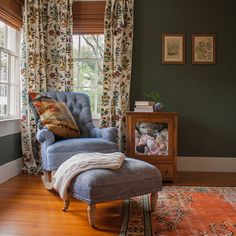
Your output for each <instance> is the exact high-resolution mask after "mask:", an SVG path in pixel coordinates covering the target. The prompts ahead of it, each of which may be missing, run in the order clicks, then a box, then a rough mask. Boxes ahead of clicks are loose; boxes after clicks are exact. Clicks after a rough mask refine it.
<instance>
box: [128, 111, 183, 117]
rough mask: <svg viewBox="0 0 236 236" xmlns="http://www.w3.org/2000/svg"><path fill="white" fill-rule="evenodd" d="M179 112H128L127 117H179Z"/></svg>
mask: <svg viewBox="0 0 236 236" xmlns="http://www.w3.org/2000/svg"><path fill="white" fill-rule="evenodd" d="M178 114H179V113H178V112H160V111H158V112H157V111H156V112H136V111H127V112H126V115H154V116H155V115H162V116H163V115H176V116H177V115H178Z"/></svg>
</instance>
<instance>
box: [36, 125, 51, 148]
mask: <svg viewBox="0 0 236 236" xmlns="http://www.w3.org/2000/svg"><path fill="white" fill-rule="evenodd" d="M36 138H37V140H38V141H39V142H40V143H45V144H46V146H49V145H51V144H53V143H54V142H55V136H54V134H53V132H51V131H50V130H48V129H39V130H38V132H37V135H36Z"/></svg>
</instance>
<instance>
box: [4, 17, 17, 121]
mask: <svg viewBox="0 0 236 236" xmlns="http://www.w3.org/2000/svg"><path fill="white" fill-rule="evenodd" d="M1 22H2V23H4V24H5V40H4V41H5V43H4V47H2V46H0V60H1V55H2V53H4V54H6V55H7V61H8V62H7V81H1V79H0V85H6V86H7V114H6V115H1V114H0V121H4V120H11V119H19V118H20V31H19V30H17V29H16V28H13V29H14V30H15V32H16V52H14V51H12V50H9V49H7V47H8V27H11V28H12V26H11V25H9V24H7V23H5V22H4V21H1ZM13 58H14V66H12V59H13ZM1 67H2V66H1V61H0V72H1ZM12 68H14V81H12V72H13V69H12ZM13 88H14V90H13ZM12 93H15V96H12ZM3 105H4V104H3ZM13 107H14V108H13ZM12 109H14V113H13V114H11V112H12Z"/></svg>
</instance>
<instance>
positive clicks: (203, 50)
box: [192, 34, 216, 64]
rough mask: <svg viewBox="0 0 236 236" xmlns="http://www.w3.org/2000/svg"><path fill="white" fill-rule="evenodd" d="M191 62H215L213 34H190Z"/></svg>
mask: <svg viewBox="0 0 236 236" xmlns="http://www.w3.org/2000/svg"><path fill="white" fill-rule="evenodd" d="M192 63H193V64H215V63H216V51H215V35H214V34H193V35H192Z"/></svg>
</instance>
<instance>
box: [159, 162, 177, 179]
mask: <svg viewBox="0 0 236 236" xmlns="http://www.w3.org/2000/svg"><path fill="white" fill-rule="evenodd" d="M156 167H157V168H158V169H159V170H160V172H161V174H162V178H163V180H173V178H174V166H173V165H164V164H158V165H156Z"/></svg>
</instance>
